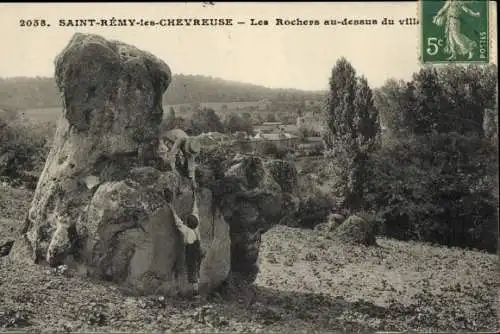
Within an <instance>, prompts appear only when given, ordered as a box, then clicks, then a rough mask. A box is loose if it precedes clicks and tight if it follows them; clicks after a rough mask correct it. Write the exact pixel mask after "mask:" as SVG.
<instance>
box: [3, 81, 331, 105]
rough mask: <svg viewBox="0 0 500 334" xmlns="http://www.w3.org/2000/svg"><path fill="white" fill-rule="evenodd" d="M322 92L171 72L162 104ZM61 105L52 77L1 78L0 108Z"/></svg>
mask: <svg viewBox="0 0 500 334" xmlns="http://www.w3.org/2000/svg"><path fill="white" fill-rule="evenodd" d="M323 94H324V92H307V91H301V90H296V89H272V88H267V87H263V86H258V85H253V84H247V83H240V82H234V81H227V80H223V79H218V78H212V77H206V76H202V75H183V74H178V75H174V76H173V79H172V83H171V84H170V87H169V88H168V90H167V92H166V94H165V98H164V101H165V104H169V105H173V104H184V103H202V102H246V101H258V100H263V99H268V100H271V101H277V100H279V101H286V100H315V99H318V98H321V97H322V96H323ZM58 106H60V94H59V92H58V89H57V87H56V84H55V81H54V78H50V77H34V78H30V77H16V78H0V108H3V109H8V108H11V109H32V108H51V107H58Z"/></svg>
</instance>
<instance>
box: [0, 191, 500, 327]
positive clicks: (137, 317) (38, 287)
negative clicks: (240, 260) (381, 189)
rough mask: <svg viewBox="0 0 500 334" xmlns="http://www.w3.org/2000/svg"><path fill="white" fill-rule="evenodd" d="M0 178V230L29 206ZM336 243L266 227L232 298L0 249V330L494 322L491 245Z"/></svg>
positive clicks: (11, 226) (2, 235) (7, 230)
mask: <svg viewBox="0 0 500 334" xmlns="http://www.w3.org/2000/svg"><path fill="white" fill-rule="evenodd" d="M30 197H31V194H30V192H29V191H27V190H20V189H12V188H10V187H8V186H6V185H3V184H0V239H1V240H0V241H2V240H5V239H8V238H9V235H11V234H12V233H14V232H15V230H16V228H17V226H18V224H19V221H20V220H21V219H22V215H23V214H24V213H25V212H26V209H27V207H28V206H29V200H30ZM377 242H378V246H377V247H363V246H347V245H341V244H338V243H336V242H334V241H333V240H332V239H330V238H329V235H328V234H327V233H325V232H320V231H312V230H300V229H294V228H289V227H282V226H280V227H276V228H274V229H272V230H271V231H269V232H267V233H266V234H265V235H264V236H263V242H262V249H261V255H260V265H261V273H260V275H259V277H258V279H257V281H256V283H255V286H254V288H253V289H252V290H248V291H246V293H245V294H241V295H239V296H238V297H240V298H233V299H232V300H224V299H223V298H222V297H220V296H217V295H215V296H212V297H211V298H209V299H207V300H166V299H164V298H163V297H162V296H150V297H137V296H132V295H128V294H127V293H124V292H122V291H120V290H119V289H118V288H117V287H116V286H113V285H110V284H106V283H103V282H94V281H89V280H87V279H84V278H82V277H79V276H78V275H77V273H75V272H70V271H64V270H52V269H49V268H46V267H40V266H35V265H33V266H29V267H20V266H19V265H16V264H13V263H10V262H9V261H8V258H7V257H1V258H0V331H1V330H22V331H44V330H47V331H54V330H58V331H86V332H88V331H94V332H96V331H99V332H111V331H113V332H117V331H120V332H124V331H127V332H136V331H142V332H144V331H148V332H150V331H159V330H165V331H183V332H190V331H191V332H214V331H224V332H271V331H274V332H287V331H304V332H305V331H307V332H324V331H340V330H345V331H348V332H354V331H362V332H368V331H403V330H417V331H449V332H457V331H468V332H470V331H494V329H495V328H497V327H498V322H497V314H496V305H495V301H496V300H497V299H498V298H497V292H498V285H497V284H498V268H497V256H495V255H492V254H486V253H483V252H477V251H468V250H461V249H456V248H446V247H438V246H431V245H425V244H422V243H408V242H400V241H394V240H388V239H378V240H377Z"/></svg>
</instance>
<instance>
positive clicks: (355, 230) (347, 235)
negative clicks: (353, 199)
mask: <svg viewBox="0 0 500 334" xmlns="http://www.w3.org/2000/svg"><path fill="white" fill-rule="evenodd" d="M374 227H375V226H374V224H373V222H372V221H367V220H365V219H363V218H361V217H358V216H356V215H352V216H349V217H348V218H347V219H346V220H345V221H344V222H343V223H342V224H340V225H339V226H338V227H337V228H335V230H334V231H333V234H332V236H333V238H334V239H336V240H338V241H340V242H345V243H354V244H362V245H365V246H373V245H375V244H376V243H377V242H376V238H375V228H374Z"/></svg>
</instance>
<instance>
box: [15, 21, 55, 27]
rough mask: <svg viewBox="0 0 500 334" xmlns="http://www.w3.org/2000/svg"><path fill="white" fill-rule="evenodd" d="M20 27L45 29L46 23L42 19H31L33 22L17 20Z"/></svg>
mask: <svg viewBox="0 0 500 334" xmlns="http://www.w3.org/2000/svg"><path fill="white" fill-rule="evenodd" d="M19 26H20V27H47V26H48V24H47V21H45V20H43V19H33V20H25V19H21V20H19Z"/></svg>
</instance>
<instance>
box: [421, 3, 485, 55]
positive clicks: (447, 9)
mask: <svg viewBox="0 0 500 334" xmlns="http://www.w3.org/2000/svg"><path fill="white" fill-rule="evenodd" d="M488 4H489V1H488V0H479V1H460V0H437V1H436V0H420V6H419V8H420V16H421V21H420V22H421V28H422V31H421V45H420V48H421V52H422V54H421V57H422V62H423V63H450V62H460V63H463V62H485V63H487V62H489V60H490V45H489V44H490V36H489V22H488V16H489V11H488Z"/></svg>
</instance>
